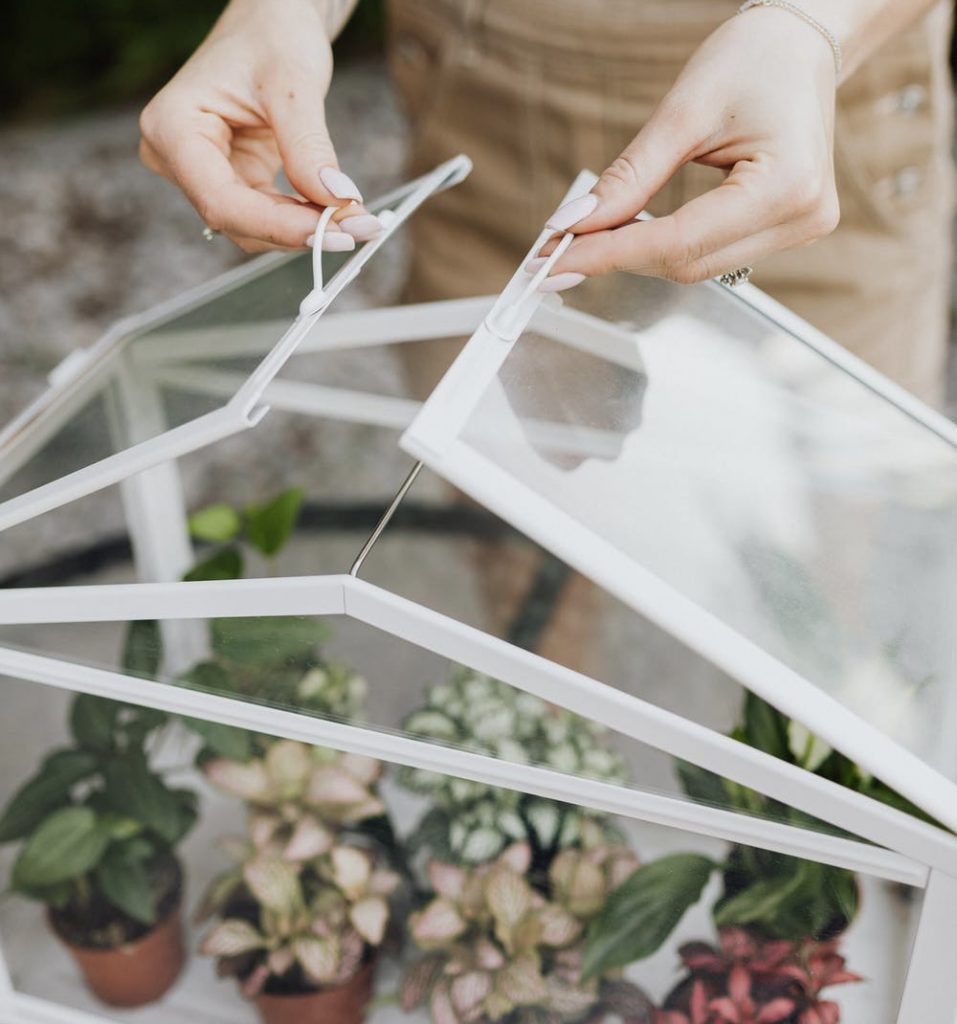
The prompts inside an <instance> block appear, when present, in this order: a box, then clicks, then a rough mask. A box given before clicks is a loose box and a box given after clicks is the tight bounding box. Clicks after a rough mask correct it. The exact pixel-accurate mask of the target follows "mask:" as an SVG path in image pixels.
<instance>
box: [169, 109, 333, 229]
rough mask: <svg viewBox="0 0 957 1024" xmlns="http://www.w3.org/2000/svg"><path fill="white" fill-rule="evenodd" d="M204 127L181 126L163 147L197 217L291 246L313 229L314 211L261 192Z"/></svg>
mask: <svg viewBox="0 0 957 1024" xmlns="http://www.w3.org/2000/svg"><path fill="white" fill-rule="evenodd" d="M205 131H206V125H203V126H202V127H200V126H199V125H196V126H189V125H188V126H185V129H184V131H183V133H182V135H181V137H180V138H179V139H178V141H177V144H176V145H175V146H172V147H170V148H169V149H168V150H167V153H168V156H167V164H168V168H169V172H170V176H171V177H172V178H173V179H174V180H175V181H176V183H177V184H178V185H179V186H180V188H181V189H182V190H183V192H184V193H185V194H186V196H187V197H188V198H189V200H190V202H191V203H192V204H193V206H195V207H196V210H197V211H198V213H199V215H200V217H202V218H203V220H204V221H205V222H206V223H207V224H208V225H209V226H210V227H211V228H214V229H215V230H217V231H222V232H224V233H225V234H228V235H235V236H236V237H240V238H256V239H259V240H261V241H263V242H268V243H269V244H270V245H275V246H279V247H282V248H290V249H296V248H301V247H302V246H303V245H304V244H305V240H306V238H307V237H308V236H309V235H310V234H312V232H313V231H315V229H316V224H317V223H318V222H319V213H318V211H317V210H316V209H314V208H313V207H312V206H310V205H308V204H306V203H301V202H297V201H295V200H294V199H292V198H291V197H289V196H280V195H273V194H266V193H265V192H262V191H260V190H258V189H255V188H252V187H250V186H249V185H248V184H247V183H246V182H244V181H242V180H241V179H240V178H239V176H238V175H237V174H236V172H235V170H234V168H233V167H232V165H231V164H230V162H229V160H228V159H227V157H226V155H225V153H224V151H223V148H221V145H218V144H217V143H216V142H214V141H213V139H212V138H210V137H209V136H208V135H207V134H205Z"/></svg>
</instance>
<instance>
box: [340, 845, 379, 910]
mask: <svg viewBox="0 0 957 1024" xmlns="http://www.w3.org/2000/svg"><path fill="white" fill-rule="evenodd" d="M371 877H372V857H371V856H370V855H369V854H368V853H366V851H365V850H358V849H356V847H354V846H337V847H335V848H334V849H333V851H332V878H333V881H334V882H335V883H336V885H338V886H339V888H340V889H341V890H342V891H343V892H344V893H345V895H346V897H347V898H348V899H350V900H354V899H358V898H359V897H360V896H361V895H362V894H363V892H365V888H366V886H367V885H368V883H369V879H370V878H371Z"/></svg>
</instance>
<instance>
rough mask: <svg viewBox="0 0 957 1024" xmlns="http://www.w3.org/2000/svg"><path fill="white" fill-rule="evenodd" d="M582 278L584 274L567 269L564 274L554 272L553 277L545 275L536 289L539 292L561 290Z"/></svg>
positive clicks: (572, 285)
mask: <svg viewBox="0 0 957 1024" xmlns="http://www.w3.org/2000/svg"><path fill="white" fill-rule="evenodd" d="M584 280H585V275H584V274H575V273H572V272H570V271H569V272H568V273H565V274H556V275H555V276H554V277H546V278H545V280H544V281H542V283H541V284H540V285H539V286H538V290H539V291H540V292H563V291H566V290H567V289H568V288H574V287H575V285H577V284H581V283H582V281H584Z"/></svg>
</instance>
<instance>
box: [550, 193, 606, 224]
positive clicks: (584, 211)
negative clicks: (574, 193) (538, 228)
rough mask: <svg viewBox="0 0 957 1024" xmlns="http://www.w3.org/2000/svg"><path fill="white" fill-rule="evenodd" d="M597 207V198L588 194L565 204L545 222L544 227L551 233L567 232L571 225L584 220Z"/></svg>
mask: <svg viewBox="0 0 957 1024" xmlns="http://www.w3.org/2000/svg"><path fill="white" fill-rule="evenodd" d="M597 206H598V196H596V195H592V194H591V193H590V192H589V193H588V195H587V196H579V197H578V199H573V200H572V201H571V202H570V203H565V205H564V206H559V208H558V209H557V210H556V211H555V212H554V213H553V214H552V215H551V217H549V218H548V220H547V221H545V227H547V228H551V229H552V230H553V231H567V230H568V229H569V228H570V227H571V226H572V225H573V224H577V223H578V222H579V221H580V220H584V219H585V218H586V217H587V216H588V215H589V214H590V213H594V212H595V208H596V207H597Z"/></svg>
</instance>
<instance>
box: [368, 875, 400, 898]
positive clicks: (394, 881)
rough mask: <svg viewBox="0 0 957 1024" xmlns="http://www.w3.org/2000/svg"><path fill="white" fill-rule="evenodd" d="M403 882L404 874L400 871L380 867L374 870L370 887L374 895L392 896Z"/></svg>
mask: <svg viewBox="0 0 957 1024" xmlns="http://www.w3.org/2000/svg"><path fill="white" fill-rule="evenodd" d="M401 884H402V876H401V875H400V874H398V872H396V871H383V870H382V869H381V868H380V869H378V870H376V871H373V872H372V877H371V878H370V879H369V886H368V889H369V892H370V894H371V895H373V896H391V895H392V893H394V892H395V891H396V889H398V888H399V886H400V885H401Z"/></svg>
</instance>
